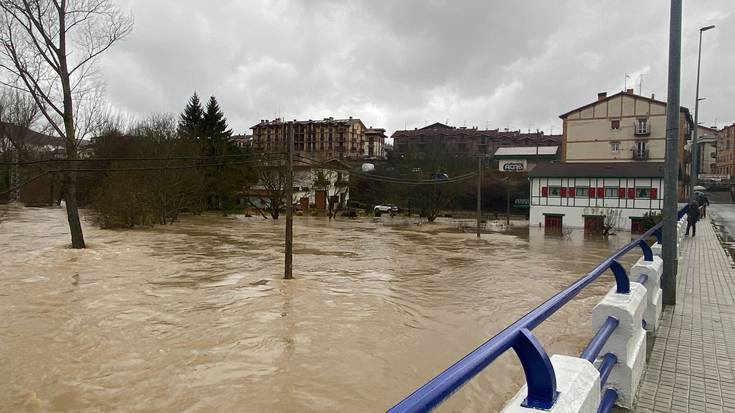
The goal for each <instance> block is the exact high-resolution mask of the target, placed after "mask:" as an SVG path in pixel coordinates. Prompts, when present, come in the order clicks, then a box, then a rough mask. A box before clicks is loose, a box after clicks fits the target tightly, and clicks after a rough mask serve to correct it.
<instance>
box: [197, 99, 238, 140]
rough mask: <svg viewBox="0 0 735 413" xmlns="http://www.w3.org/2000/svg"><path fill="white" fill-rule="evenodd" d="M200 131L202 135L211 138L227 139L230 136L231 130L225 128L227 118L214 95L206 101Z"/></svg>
mask: <svg viewBox="0 0 735 413" xmlns="http://www.w3.org/2000/svg"><path fill="white" fill-rule="evenodd" d="M202 131H203V135H204V136H206V137H208V138H209V139H211V140H224V141H229V140H230V137H231V136H232V130H231V129H227V119H226V118H225V115H224V114H223V113H222V109H220V107H219V104H218V103H217V99H216V98H215V97H214V96H211V97H210V98H209V102H207V108H206V110H205V111H204V115H203V117H202Z"/></svg>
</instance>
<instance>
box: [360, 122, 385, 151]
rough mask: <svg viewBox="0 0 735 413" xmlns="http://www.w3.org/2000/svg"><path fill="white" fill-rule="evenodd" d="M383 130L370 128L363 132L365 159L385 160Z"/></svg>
mask: <svg viewBox="0 0 735 413" xmlns="http://www.w3.org/2000/svg"><path fill="white" fill-rule="evenodd" d="M385 138H386V136H385V129H382V128H373V127H370V128H369V129H367V130H366V131H365V145H366V148H365V157H366V158H368V159H385Z"/></svg>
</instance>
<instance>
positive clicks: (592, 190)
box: [587, 187, 595, 198]
mask: <svg viewBox="0 0 735 413" xmlns="http://www.w3.org/2000/svg"><path fill="white" fill-rule="evenodd" d="M587 196H588V197H589V198H594V197H595V188H592V187H589V188H587Z"/></svg>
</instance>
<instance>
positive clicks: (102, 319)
mask: <svg viewBox="0 0 735 413" xmlns="http://www.w3.org/2000/svg"><path fill="white" fill-rule="evenodd" d="M4 211H5V216H4V218H3V221H2V223H0V258H1V259H0V262H1V264H2V265H0V411H7V412H46V411H49V412H98V411H99V412H102V411H104V412H113V411H114V412H141V413H142V412H214V411H217V412H380V411H385V410H386V409H387V408H388V407H390V406H391V405H392V404H394V403H395V402H397V401H399V400H400V399H401V398H403V397H404V396H406V395H407V394H409V393H410V392H411V391H413V390H414V389H415V388H416V387H417V386H419V385H420V384H422V383H424V382H425V381H426V380H427V379H429V378H431V377H432V376H434V375H435V374H437V373H439V372H440V371H441V370H443V369H444V368H446V367H448V366H449V365H450V364H451V363H453V362H454V361H456V360H458V359H459V358H461V357H462V356H464V355H465V354H466V353H468V352H469V351H471V350H472V349H474V348H475V347H476V346H477V345H479V344H481V343H482V342H483V341H485V340H486V339H488V338H489V337H491V336H493V335H494V334H496V333H497V332H499V331H500V330H501V329H502V328H503V327H505V326H507V325H508V324H509V323H511V322H512V321H514V320H515V319H517V318H518V317H520V316H522V315H523V314H525V313H526V312H528V311H529V310H530V309H532V308H533V307H535V306H536V305H538V304H540V303H541V302H542V301H543V300H544V299H545V298H548V297H549V296H551V295H552V294H553V293H555V292H557V291H559V290H561V289H563V288H564V287H565V286H567V285H569V284H570V283H571V282H572V281H573V280H575V279H577V278H579V277H580V276H581V275H582V274H583V273H585V272H587V271H589V270H591V269H592V268H593V267H594V266H595V264H597V263H598V262H599V261H600V259H601V258H603V257H604V256H606V255H608V254H609V253H610V252H612V251H613V250H614V249H615V248H616V247H617V246H620V245H622V244H623V243H625V242H626V241H627V240H629V235H628V234H621V235H619V236H618V237H614V238H612V239H611V240H609V241H604V240H599V239H597V240H584V239H583V236H582V234H581V233H579V231H577V232H575V233H573V234H572V235H571V237H564V238H560V237H550V238H546V237H545V236H544V235H543V232H542V230H541V229H539V228H530V229H523V230H521V231H517V232H518V233H517V234H500V233H497V234H487V235H483V238H482V239H481V240H477V239H476V238H475V235H474V234H463V233H457V232H451V231H442V230H441V226H440V225H421V226H418V225H414V224H406V225H400V224H396V223H395V222H396V221H393V220H392V219H391V218H385V219H384V220H383V221H381V220H375V221H373V220H372V219H362V220H357V221H348V220H346V219H344V220H337V221H331V222H330V221H328V220H326V219H323V218H306V217H297V218H296V219H295V225H294V227H295V246H294V251H295V255H294V275H295V277H296V279H294V280H291V281H284V280H282V279H281V276H282V272H283V268H282V267H283V256H282V254H283V247H282V239H283V235H282V234H283V222H277V223H274V222H272V221H264V220H262V219H260V218H245V217H242V216H236V217H220V216H204V217H185V218H184V219H183V220H182V221H181V222H179V223H177V224H176V225H174V226H167V227H156V228H151V229H139V230H128V231H108V230H99V229H96V228H94V227H93V226H92V225H90V224H88V225H86V226H85V230H86V232H85V235H86V238H87V241H88V246H89V248H88V249H86V250H82V251H77V250H71V249H69V248H67V244H68V243H69V237H68V231H67V228H66V225H65V223H66V221H65V215H64V212H63V211H62V210H61V209H22V208H14V207H10V208H8V207H5V209H4ZM0 214H2V213H1V212H0ZM612 285H613V281H612V275H608V276H606V277H604V278H603V279H601V280H599V281H598V282H597V283H595V284H593V286H592V287H591V288H588V289H587V290H586V291H584V292H582V294H581V295H580V296H579V297H578V298H577V299H576V300H574V301H573V302H572V303H571V304H570V305H567V306H566V307H565V308H563V309H562V310H561V311H560V312H559V313H557V314H556V315H555V316H554V317H553V318H551V319H550V320H549V321H548V322H546V323H544V324H543V325H542V326H541V327H539V328H537V329H536V330H535V333H536V335H537V336H538V337H539V339H540V340H541V341H542V342H543V343H544V345H545V346H546V348H547V350H548V351H549V352H550V353H564V354H571V355H577V354H578V353H579V352H580V351H581V349H582V348H583V347H584V344H585V343H586V342H587V341H588V340H589V338H590V337H591V336H592V331H591V327H590V311H591V309H592V307H593V306H594V305H595V303H596V302H597V301H598V300H599V297H600V296H601V295H602V294H604V293H605V292H606V291H607V289H608V288H610V287H611V286H612ZM522 382H523V374H522V371H521V369H520V365H519V363H518V362H517V360H516V358H515V355H514V354H513V353H512V352H511V353H509V354H506V355H504V356H503V357H502V358H501V359H500V360H499V361H498V362H497V363H495V364H494V365H493V366H491V367H490V368H488V369H487V370H486V371H485V372H483V373H482V374H481V375H480V376H478V377H477V378H476V379H475V380H473V381H471V382H470V383H469V384H468V385H467V386H465V387H464V388H463V389H462V390H461V391H460V392H458V393H457V394H455V395H454V396H453V397H452V398H451V399H450V400H449V402H447V403H446V404H445V405H444V406H443V407H442V408H441V409H439V411H447V412H454V411H469V412H481V411H482V412H488V411H495V410H497V409H499V408H500V407H501V406H502V405H503V404H504V402H505V400H507V399H508V398H509V397H510V395H512V394H514V393H515V392H516V391H517V390H518V388H519V386H520V385H521V384H522Z"/></svg>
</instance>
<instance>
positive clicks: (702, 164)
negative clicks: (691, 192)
mask: <svg viewBox="0 0 735 413" xmlns="http://www.w3.org/2000/svg"><path fill="white" fill-rule="evenodd" d="M697 132H698V135H697V136H698V137H697V173H698V175H711V174H714V173H715V165H716V163H717V129H715V128H708V127H706V126H701V125H700V126H698V127H697Z"/></svg>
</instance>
